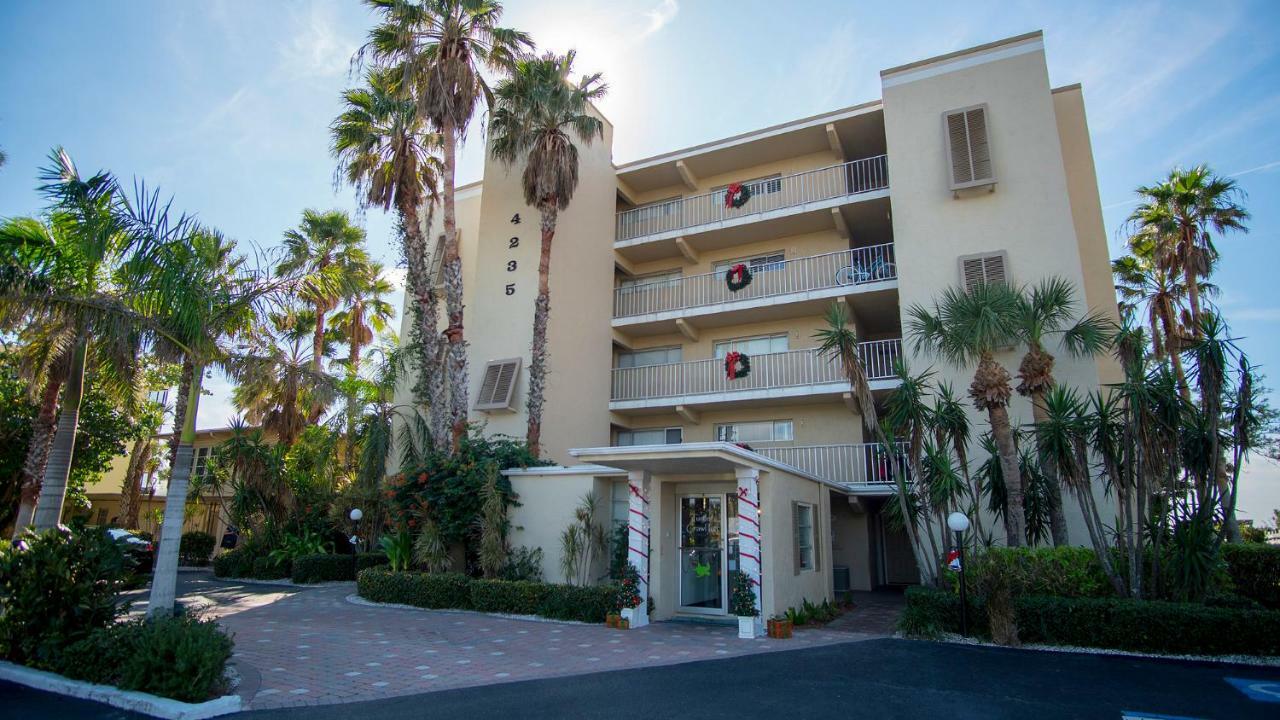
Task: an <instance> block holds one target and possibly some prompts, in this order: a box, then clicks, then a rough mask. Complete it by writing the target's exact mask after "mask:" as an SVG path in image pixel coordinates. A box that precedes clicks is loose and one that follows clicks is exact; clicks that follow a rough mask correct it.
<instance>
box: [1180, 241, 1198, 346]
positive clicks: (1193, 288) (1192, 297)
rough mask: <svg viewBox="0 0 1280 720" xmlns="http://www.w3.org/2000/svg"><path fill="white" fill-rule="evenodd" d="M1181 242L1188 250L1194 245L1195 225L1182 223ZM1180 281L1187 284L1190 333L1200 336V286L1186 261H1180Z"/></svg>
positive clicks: (1193, 270) (1188, 262)
mask: <svg viewBox="0 0 1280 720" xmlns="http://www.w3.org/2000/svg"><path fill="white" fill-rule="evenodd" d="M1182 238H1183V240H1182V241H1183V244H1184V245H1185V247H1186V248H1187V249H1188V251H1190V249H1191V248H1193V247H1194V246H1195V227H1194V226H1191V225H1184V226H1183V228H1182ZM1182 281H1183V282H1184V283H1186V285H1187V304H1188V305H1190V306H1191V334H1192V335H1193V336H1195V337H1197V338H1198V337H1200V287H1199V285H1198V284H1197V283H1196V272H1195V269H1194V268H1193V267H1192V266H1191V262H1190V255H1188V261H1187V262H1183V263H1182Z"/></svg>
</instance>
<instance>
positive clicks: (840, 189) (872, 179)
mask: <svg viewBox="0 0 1280 720" xmlns="http://www.w3.org/2000/svg"><path fill="white" fill-rule="evenodd" d="M744 184H745V185H746V187H747V189H748V190H749V191H750V192H751V198H750V199H749V200H747V202H746V203H745V204H744V205H743V206H742V207H739V208H733V207H725V202H724V196H725V190H723V189H721V190H715V191H713V192H709V193H704V194H702V195H693V196H690V197H686V198H680V199H678V200H670V201H668V202H664V203H656V204H654V205H645V206H644V207H638V208H634V209H631V210H625V211H623V212H620V213H618V220H617V232H616V235H615V237H616V238H617V239H618V240H631V239H633V238H638V237H644V236H645V235H656V234H658V233H664V232H669V231H672V230H683V229H685V228H691V227H697V226H698V225H705V224H707V223H714V222H720V221H723V220H732V219H734V218H739V217H746V216H748V215H755V214H758V213H763V212H769V211H770V210H778V209H781V208H788V207H795V206H797V205H804V204H806V203H811V202H820V201H822V200H830V199H832V198H838V197H844V196H848V195H860V194H862V193H868V192H872V191H875V190H883V189H885V188H887V187H889V164H888V161H887V159H886V157H885V156H884V155H877V156H875V157H869V158H863V159H861V160H853V161H851V162H847V163H842V164H840V165H832V166H830V167H825V168H821V169H818V170H808V171H806V172H802V173H796V174H794V175H784V176H782V177H775V178H765V179H763V180H755V181H752V182H749V183H744Z"/></svg>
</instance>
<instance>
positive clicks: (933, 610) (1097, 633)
mask: <svg viewBox="0 0 1280 720" xmlns="http://www.w3.org/2000/svg"><path fill="white" fill-rule="evenodd" d="M906 597H907V607H906V608H905V609H904V611H903V614H902V617H901V619H900V620H899V628H900V629H901V630H902V631H903V632H904V633H906V634H908V635H913V636H919V637H934V636H936V635H938V634H940V633H942V632H958V631H959V629H960V599H959V598H958V597H956V596H955V595H953V594H951V593H948V592H945V591H941V590H933V589H929V588H920V587H917V588H910V589H908V591H907V596H906ZM1014 606H1015V612H1016V615H1017V624H1018V636H1019V638H1020V639H1021V640H1022V641H1023V642H1033V643H1046V644H1051V645H1072V646H1076V647H1097V648H1114V649H1118V650H1135V651H1141V652H1157V653H1173V654H1195V655H1232V654H1243V655H1280V612H1278V611H1275V610H1248V609H1234V608H1224V607H1210V606H1206V605H1199V604H1194V603H1174V602H1166V601H1162V600H1124V599H1116V598H1062V597H1046V596H1027V597H1020V598H1017V599H1015V600H1014ZM969 632H970V634H973V635H980V636H981V635H986V634H987V617H986V611H985V608H984V607H983V606H982V605H981V604H980V603H975V602H973V601H972V600H971V601H970V603H969Z"/></svg>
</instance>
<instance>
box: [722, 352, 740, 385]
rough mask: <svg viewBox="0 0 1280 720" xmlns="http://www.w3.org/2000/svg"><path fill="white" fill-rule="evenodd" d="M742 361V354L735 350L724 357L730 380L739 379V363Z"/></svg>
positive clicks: (725, 368) (725, 369)
mask: <svg viewBox="0 0 1280 720" xmlns="http://www.w3.org/2000/svg"><path fill="white" fill-rule="evenodd" d="M741 359H742V353H740V352H738V351H737V350H734V351H733V352H731V353H729V354H728V355H725V356H724V371H725V373H726V374H728V375H729V379H730V380H733V379H735V378H737V377H738V361H739V360H741Z"/></svg>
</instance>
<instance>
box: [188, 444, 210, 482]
mask: <svg viewBox="0 0 1280 720" xmlns="http://www.w3.org/2000/svg"><path fill="white" fill-rule="evenodd" d="M212 450H213V448H207V447H201V448H193V450H192V453H191V479H193V480H199V479H201V478H203V477H204V475H205V473H206V472H208V470H209V453H210V452H211V451H212Z"/></svg>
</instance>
